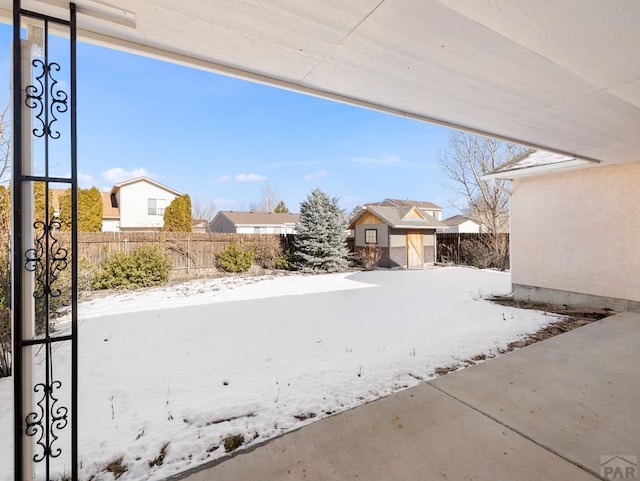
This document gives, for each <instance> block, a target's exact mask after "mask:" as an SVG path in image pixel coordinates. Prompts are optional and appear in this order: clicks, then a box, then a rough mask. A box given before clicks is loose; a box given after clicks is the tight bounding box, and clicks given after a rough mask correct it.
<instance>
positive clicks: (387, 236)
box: [349, 205, 444, 269]
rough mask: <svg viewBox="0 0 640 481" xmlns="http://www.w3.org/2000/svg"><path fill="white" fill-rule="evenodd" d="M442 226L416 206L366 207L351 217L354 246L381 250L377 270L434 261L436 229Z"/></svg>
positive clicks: (350, 226) (422, 265) (418, 267)
mask: <svg viewBox="0 0 640 481" xmlns="http://www.w3.org/2000/svg"><path fill="white" fill-rule="evenodd" d="M442 227H444V224H443V223H442V222H440V221H438V220H436V219H434V218H433V217H432V216H430V215H429V214H425V213H424V212H422V211H421V210H420V209H419V208H417V207H415V206H411V207H390V206H380V205H366V206H364V207H362V208H361V209H360V210H359V211H358V212H357V213H356V215H355V216H354V217H353V218H352V220H351V222H350V225H349V228H350V229H352V230H353V231H354V235H355V239H354V247H355V250H356V251H358V250H360V249H363V248H364V247H366V246H376V247H379V248H380V249H381V250H382V257H381V258H380V262H379V265H380V267H406V268H408V269H422V268H423V267H424V266H425V265H429V264H433V263H434V262H435V259H436V229H438V228H442Z"/></svg>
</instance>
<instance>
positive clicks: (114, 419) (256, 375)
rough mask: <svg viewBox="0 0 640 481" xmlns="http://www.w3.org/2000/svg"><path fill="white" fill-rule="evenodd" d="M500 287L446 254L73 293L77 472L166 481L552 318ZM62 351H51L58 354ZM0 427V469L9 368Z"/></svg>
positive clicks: (502, 280)
mask: <svg viewBox="0 0 640 481" xmlns="http://www.w3.org/2000/svg"><path fill="white" fill-rule="evenodd" d="M509 290H510V278H509V274H508V273H502V272H494V271H481V270H476V269H468V268H457V267H454V268H440V269H428V270H423V271H373V272H357V273H344V274H327V275H316V276H302V275H292V276H281V277H278V276H276V277H274V276H269V277H266V278H263V279H259V278H254V279H249V280H247V279H246V278H245V280H242V279H233V278H226V279H216V280H213V281H191V282H189V283H185V284H180V285H176V286H172V287H168V288H161V289H153V290H147V291H145V292H129V293H122V294H116V295H110V296H107V297H103V298H100V299H94V300H92V301H89V302H86V303H83V304H82V305H81V307H80V318H81V323H80V329H79V335H80V338H79V349H80V354H79V355H80V361H79V378H80V379H79V383H80V385H79V393H80V394H79V396H80V409H79V418H80V421H79V423H80V424H79V429H80V433H79V438H80V453H79V454H80V456H79V457H80V460H81V463H82V464H81V466H82V467H81V471H80V473H81V479H88V478H89V477H91V476H93V475H95V477H94V478H93V479H94V480H96V481H97V480H100V479H104V480H111V479H113V478H114V477H115V475H114V473H113V472H109V469H106V470H105V467H107V465H109V463H111V465H110V469H111V471H114V470H115V471H118V469H116V468H118V466H119V467H121V468H122V469H124V470H125V471H124V472H123V473H118V474H120V475H121V476H120V477H119V479H121V480H122V481H125V480H138V479H162V478H164V477H167V476H170V475H173V474H176V473H177V472H180V471H183V470H185V469H188V468H191V467H195V466H197V465H199V464H202V463H205V462H207V461H212V460H214V459H217V458H220V457H223V456H225V455H227V453H226V451H227V450H230V449H232V448H235V445H234V442H235V444H236V445H237V444H241V445H242V447H246V446H251V445H253V444H255V443H258V442H263V441H265V440H267V439H269V438H272V437H274V436H276V435H279V434H281V433H284V432H287V431H290V430H292V429H295V428H298V427H300V426H301V425H303V424H306V423H310V422H313V421H316V420H318V419H321V418H323V417H326V416H329V415H331V414H334V413H337V412H340V411H343V410H345V409H349V408H352V407H355V406H357V405H360V404H363V403H365V402H368V401H372V400H374V399H377V398H379V397H381V396H385V395H388V394H390V393H393V392H395V391H398V390H400V389H404V388H406V387H409V386H412V385H415V384H417V383H419V382H421V380H423V379H429V378H431V377H433V375H434V370H435V368H436V367H440V366H448V365H451V364H453V363H455V362H456V361H461V360H465V359H470V358H471V357H473V356H475V355H478V354H481V353H491V352H496V351H497V350H498V349H500V348H504V347H506V345H507V344H508V343H509V342H512V341H515V340H518V339H520V338H521V337H524V336H525V335H526V334H529V333H532V332H534V331H536V330H538V329H539V328H541V327H543V326H545V325H547V324H548V323H550V322H553V321H554V320H556V318H555V317H552V316H548V315H545V314H544V313H541V312H536V311H528V310H521V309H515V308H510V307H505V306H500V305H495V304H492V303H490V302H487V301H485V300H483V296H486V295H490V294H505V293H507V292H509ZM68 357H69V353H68V352H66V351H65V350H63V349H59V350H58V352H56V359H58V360H57V361H56V362H57V363H58V364H59V365H61V366H63V365H64V364H65V361H66V360H68ZM59 376H60V378H61V380H62V382H63V385H68V379H67V376H66V373H64V372H63V371H62V369H61V370H60V372H59ZM62 402H63V404H64V399H63V400H62ZM0 433H1V434H0V481H5V480H6V481H8V480H10V479H12V474H13V467H12V447H11V446H12V439H11V433H12V405H11V380H10V379H0ZM63 433H64V431H63ZM232 436H234V437H233V438H232ZM225 440H226V442H225ZM225 444H226V446H225ZM56 462H57V463H58V464H57V465H56V466H58V467H59V470H58V473H59V474H58V477H61V476H62V474H63V472H64V471H65V470H66V472H69V459H68V458H65V456H64V454H63V456H61V457H60V458H58V460H57V461H56ZM114 463H115V464H114Z"/></svg>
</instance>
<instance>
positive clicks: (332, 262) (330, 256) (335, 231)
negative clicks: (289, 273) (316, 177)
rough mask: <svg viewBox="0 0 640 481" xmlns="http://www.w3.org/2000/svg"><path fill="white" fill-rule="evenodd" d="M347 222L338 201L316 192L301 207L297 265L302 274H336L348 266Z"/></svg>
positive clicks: (297, 237)
mask: <svg viewBox="0 0 640 481" xmlns="http://www.w3.org/2000/svg"><path fill="white" fill-rule="evenodd" d="M346 229H347V220H346V218H345V215H344V211H343V210H342V209H340V207H338V199H337V198H335V197H334V198H329V197H328V196H327V195H326V194H325V193H324V192H322V191H321V190H320V189H317V188H316V189H315V190H314V191H313V192H311V194H309V195H308V196H307V199H306V200H305V201H304V202H302V203H301V204H300V223H299V224H298V226H297V232H296V240H295V263H296V266H297V267H298V269H300V270H303V271H326V272H336V271H341V270H344V269H345V268H347V267H348V266H349V261H348V260H347V256H348V251H347V244H346V239H347V230H346Z"/></svg>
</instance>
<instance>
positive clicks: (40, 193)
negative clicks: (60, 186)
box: [24, 182, 53, 224]
mask: <svg viewBox="0 0 640 481" xmlns="http://www.w3.org/2000/svg"><path fill="white" fill-rule="evenodd" d="M24 195H29V194H28V190H26V189H25V192H24ZM45 199H46V192H45V183H44V182H34V183H33V222H44V223H45V224H49V222H50V221H51V218H52V217H53V196H52V195H51V190H49V202H48V204H49V218H48V219H47V218H46V209H45Z"/></svg>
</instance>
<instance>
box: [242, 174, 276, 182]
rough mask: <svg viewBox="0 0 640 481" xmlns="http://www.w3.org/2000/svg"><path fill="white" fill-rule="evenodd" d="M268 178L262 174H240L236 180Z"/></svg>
mask: <svg viewBox="0 0 640 481" xmlns="http://www.w3.org/2000/svg"><path fill="white" fill-rule="evenodd" d="M267 179H268V177H265V176H264V175H260V174H238V175H236V177H235V181H236V182H263V181H265V180H267Z"/></svg>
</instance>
